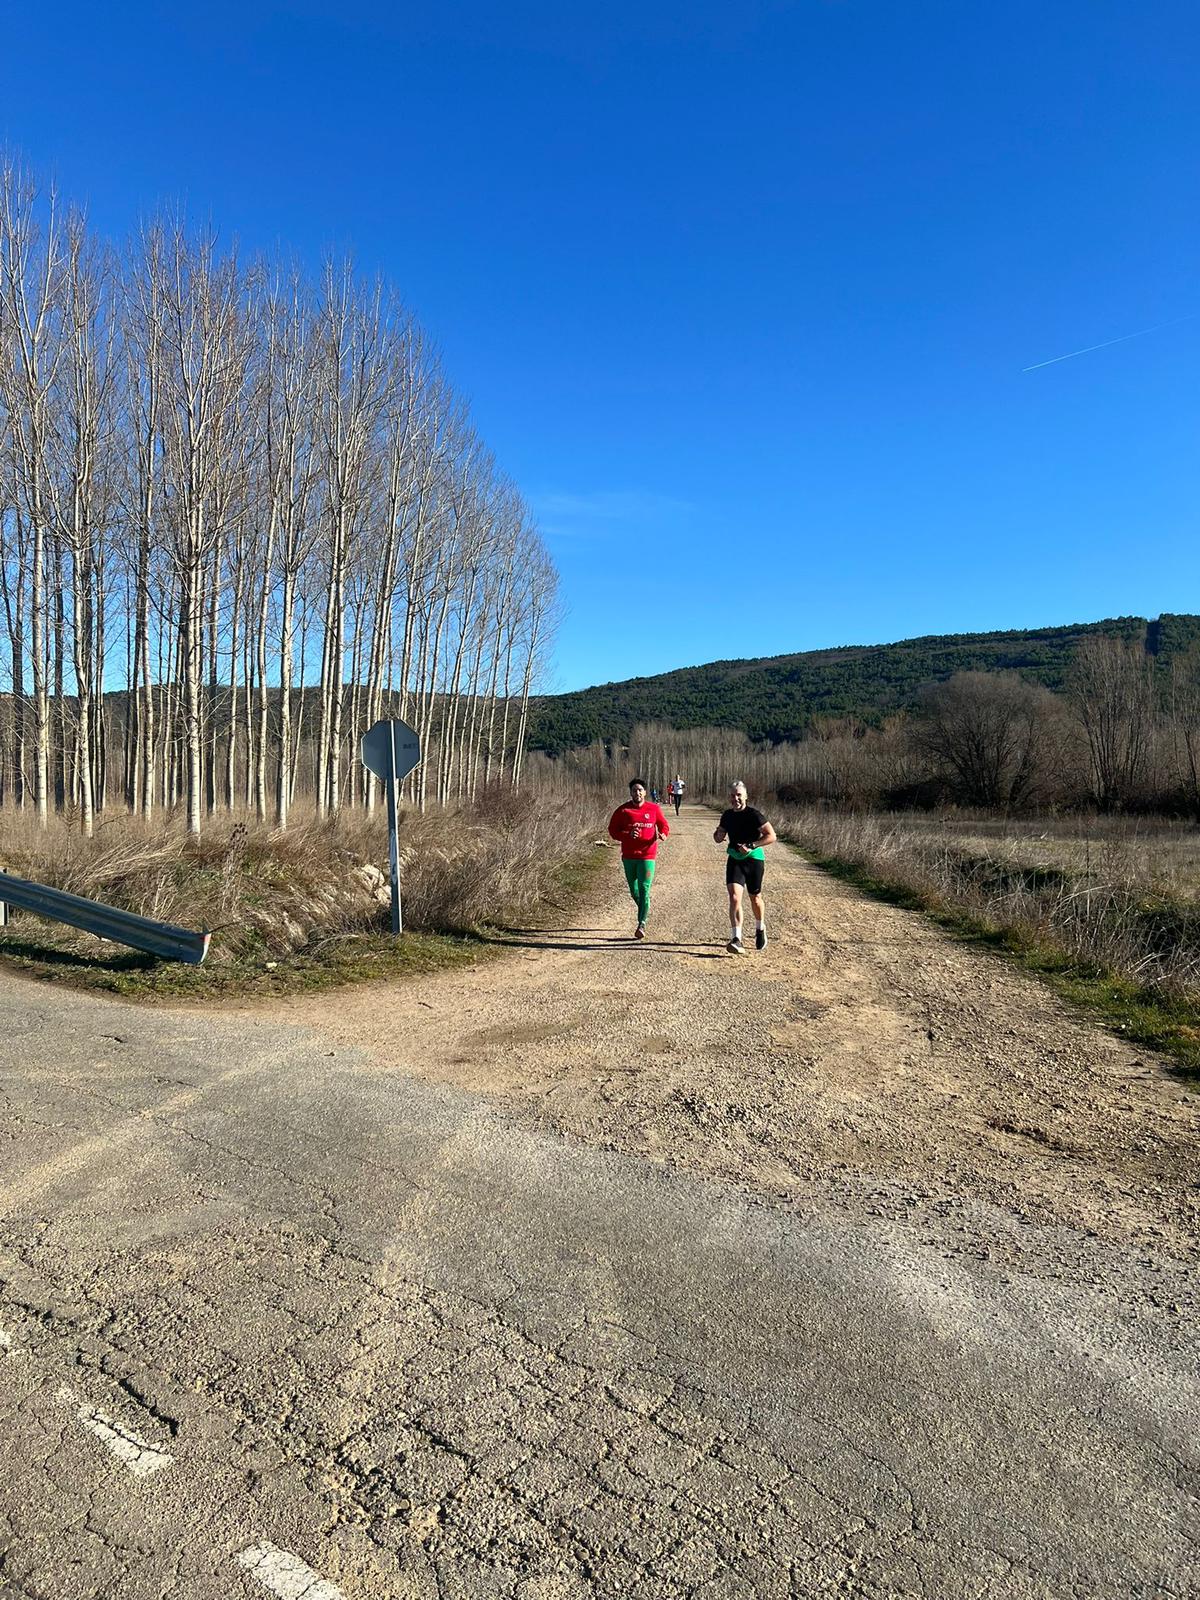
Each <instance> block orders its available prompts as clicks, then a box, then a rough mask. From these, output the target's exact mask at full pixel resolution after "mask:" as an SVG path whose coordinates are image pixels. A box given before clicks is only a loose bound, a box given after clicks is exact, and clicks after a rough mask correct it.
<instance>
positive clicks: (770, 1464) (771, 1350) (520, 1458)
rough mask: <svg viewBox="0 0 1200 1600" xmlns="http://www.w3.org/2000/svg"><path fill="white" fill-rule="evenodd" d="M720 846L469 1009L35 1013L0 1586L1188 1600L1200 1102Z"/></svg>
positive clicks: (814, 877)
mask: <svg viewBox="0 0 1200 1600" xmlns="http://www.w3.org/2000/svg"><path fill="white" fill-rule="evenodd" d="M711 826H712V819H711V817H710V816H709V815H708V814H706V813H703V812H701V811H700V810H698V809H696V810H689V811H686V812H685V814H684V817H683V818H682V819H681V825H680V826H679V828H678V829H677V830H676V833H675V834H674V835H673V837H672V840H671V842H670V845H669V846H668V848H667V850H666V852H665V853H664V859H663V863H662V866H661V868H660V879H659V885H658V887H657V889H656V895H655V913H654V917H653V919H652V923H651V937H650V940H649V941H648V942H647V943H646V944H644V945H634V944H633V943H632V942H631V941H629V940H628V939H627V938H626V937H625V935H627V934H628V932H630V931H631V927H632V916H631V910H632V907H631V906H630V904H629V902H628V901H627V900H626V899H625V898H624V889H623V885H618V882H617V879H618V876H619V869H618V867H617V863H616V861H615V860H613V861H612V862H611V892H606V893H605V894H604V895H602V896H601V897H600V898H599V900H598V901H597V905H596V909H595V910H594V911H593V912H592V913H591V914H589V916H588V917H587V918H586V919H584V922H583V923H581V925H580V926H579V927H576V928H572V929H569V930H560V931H558V932H554V933H550V934H544V933H536V932H535V933H529V934H520V933H517V934H513V935H509V936H506V937H507V938H508V939H509V940H510V941H511V942H512V944H513V946H514V948H513V949H512V950H511V951H509V952H507V953H506V954H505V955H504V957H503V959H500V960H496V961H485V962H481V963H480V965H479V966H478V968H477V969H475V970H473V971H466V972H459V973H455V974H451V975H447V976H444V977H441V978H438V979H436V980H431V981H427V982H423V983H421V984H420V985H417V984H413V985H409V986H404V987H399V988H392V989H388V988H377V989H373V990H359V991H356V992H353V993H350V992H347V993H346V994H345V995H343V996H342V997H340V998H337V999H335V1000H329V999H323V1000H321V1001H320V1002H319V1003H312V1004H304V1005H298V1006H292V1007H289V1008H288V1009H287V1011H286V1012H282V1011H280V1010H278V1009H276V1010H270V1009H265V1008H258V1009H254V1010H248V1011H246V1012H244V1013H242V1014H240V1015H235V1016H218V1015H216V1014H214V1013H212V1012H203V1013H200V1012H183V1011H178V1012H164V1011H146V1010H139V1009H135V1008H131V1007H127V1006H123V1005H116V1004H112V1003H103V1002H99V1001H96V1000H94V999H91V998H87V997H83V996H74V997H71V996H64V995H63V994H62V993H61V992H58V991H53V990H50V989H47V988H43V987H39V986H36V985H33V984H30V983H24V982H15V981H11V980H5V982H4V984H3V986H2V988H0V1154H2V1157H3V1160H2V1165H0V1174H2V1179H0V1190H2V1195H3V1204H2V1216H0V1595H2V1596H3V1597H4V1600H10V1597H18V1596H19V1597H22V1600H93V1597H100V1596H104V1597H109V1596H111V1597H113V1600H116V1597H117V1596H120V1597H121V1600H150V1597H155V1600H158V1597H160V1596H166V1595H168V1594H169V1595H171V1596H172V1597H177V1600H207V1597H209V1596H212V1597H213V1600H217V1597H221V1600H227V1597H228V1596H230V1595H244V1596H247V1597H248V1596H250V1595H258V1596H260V1597H261V1596H262V1595H264V1594H267V1593H273V1594H276V1595H281V1596H282V1595H291V1596H293V1597H298V1596H303V1597H304V1600H342V1597H344V1600H380V1597H383V1596H412V1597H430V1600H434V1597H436V1600H448V1597H450V1596H462V1597H464V1600H466V1597H468V1596H470V1597H472V1600H476V1597H490V1596H514V1597H519V1600H585V1597H590V1596H605V1597H609V1596H614V1597H615V1596H618V1595H619V1596H622V1597H625V1596H632V1597H634V1600H678V1597H681V1596H697V1597H709V1596H711V1597H714V1600H716V1597H726V1596H738V1597H743V1600H756V1597H760V1596H761V1597H776V1596H778V1597H783V1596H791V1595H797V1596H804V1595H839V1596H861V1597H872V1600H883V1597H885V1596H888V1597H890V1596H899V1597H911V1600H959V1597H962V1600H968V1597H971V1600H978V1597H982V1596H995V1597H1005V1600H1008V1597H1010V1596H1011V1597H1026V1596H1029V1597H1033V1596H1039V1597H1058V1596H1063V1597H1067V1596H1070V1597H1080V1600H1082V1597H1085V1596H1086V1597H1088V1600H1104V1597H1107V1596H1113V1597H1116V1596H1130V1597H1132V1596H1151V1595H1163V1596H1184V1595H1189V1594H1192V1593H1195V1592H1197V1590H1198V1589H1200V1557H1198V1555H1197V1550H1198V1542H1200V1522H1198V1519H1197V1508H1198V1506H1200V1500H1198V1498H1197V1491H1198V1490H1200V1460H1198V1459H1197V1451H1196V1428H1195V1417H1196V1415H1197V1409H1198V1407H1200V1379H1198V1375H1197V1371H1196V1358H1195V1350H1196V1333H1197V1321H1198V1318H1197V1313H1196V1301H1195V1277H1194V1265H1195V1254H1196V1227H1195V1224H1196V1202H1197V1188H1196V1179H1197V1174H1196V1162H1195V1153H1194V1152H1195V1148H1196V1137H1197V1133H1200V1102H1198V1100H1197V1097H1196V1096H1195V1095H1194V1094H1193V1093H1191V1092H1190V1091H1188V1089H1187V1088H1186V1086H1185V1085H1184V1084H1183V1083H1182V1082H1181V1081H1179V1080H1178V1079H1176V1078H1174V1077H1173V1076H1172V1075H1171V1073H1170V1072H1169V1071H1168V1070H1167V1069H1166V1068H1165V1067H1164V1066H1163V1065H1162V1064H1161V1063H1159V1062H1157V1061H1155V1060H1153V1059H1151V1058H1148V1057H1145V1056H1139V1055H1138V1054H1137V1053H1135V1052H1134V1051H1132V1050H1130V1049H1128V1048H1126V1047H1125V1046H1123V1045H1122V1044H1121V1043H1120V1042H1119V1041H1117V1040H1115V1039H1112V1038H1110V1037H1108V1036H1106V1035H1104V1034H1101V1033H1099V1032H1097V1031H1095V1030H1094V1029H1092V1028H1091V1027H1089V1026H1088V1025H1086V1024H1084V1023H1081V1022H1080V1021H1079V1020H1077V1019H1075V1018H1073V1017H1072V1016H1069V1015H1068V1014H1067V1013H1066V1012H1065V1011H1064V1010H1063V1009H1062V1008H1061V1007H1060V1006H1059V1005H1058V1004H1057V1003H1056V1002H1055V1001H1054V1000H1053V999H1052V998H1050V997H1049V996H1047V994H1046V993H1045V992H1044V991H1043V990H1042V989H1040V988H1039V987H1038V986H1037V985H1035V984H1034V983H1032V982H1031V981H1028V980H1025V979H1023V978H1021V977H1020V976H1018V975H1016V974H1014V973H1012V972H1010V971H1008V970H1006V969H1005V968H1004V967H1003V966H1002V965H1000V964H998V963H997V962H995V961H994V960H992V959H989V958H987V957H986V956H983V955H981V954H979V953H976V952H972V951H969V950H966V949H963V948H961V947H957V946H955V945H953V944H951V943H949V942H948V941H946V940H945V939H944V938H942V937H941V936H940V935H938V934H937V933H936V932H935V931H933V930H932V929H930V928H929V927H928V926H926V925H925V924H923V923H922V922H921V921H920V920H919V919H916V918H913V917H910V916H908V915H905V914H903V913H900V912H897V911H893V910H890V909H888V908H886V907H879V906H876V905H874V904H872V903H870V902H867V901H865V900H863V899H862V898H860V897H859V896H857V895H855V894H853V893H852V892H850V891H848V890H846V889H844V888H843V887H841V886H839V885H837V884H836V883H834V882H832V881H831V880H829V879H827V878H824V877H823V876H821V875H820V874H818V873H816V872H815V871H813V870H812V869H810V868H808V867H807V866H806V865H805V864H804V863H803V862H801V861H800V860H799V859H798V858H797V857H796V856H795V855H793V854H791V853H790V852H785V851H784V850H782V849H777V850H776V851H774V852H773V853H772V860H771V862H770V866H769V869H768V887H769V903H770V909H771V918H772V922H771V934H772V942H771V945H770V947H769V949H768V950H767V951H766V952H765V953H764V954H763V955H761V956H756V955H755V954H753V953H751V954H749V955H747V956H745V957H743V958H740V959H735V958H731V957H727V956H725V955H724V953H723V951H722V948H721V946H722V943H723V938H724V933H723V927H722V901H723V890H722V886H721V881H720V878H721V870H720V867H721V863H720V856H719V852H718V851H716V850H715V848H714V847H713V846H712V844H711V842H710V839H709V833H710V830H711Z"/></svg>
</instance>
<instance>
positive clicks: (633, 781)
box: [629, 778, 650, 789]
mask: <svg viewBox="0 0 1200 1600" xmlns="http://www.w3.org/2000/svg"><path fill="white" fill-rule="evenodd" d="M638 783H640V784H641V786H642V788H643V789H648V788H649V787H650V785H649V784H648V783H647V782H646V780H645V778H630V780H629V787H630V788H631V789H632V788H633V787H634V785H635V784H638Z"/></svg>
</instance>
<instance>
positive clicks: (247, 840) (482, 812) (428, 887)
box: [0, 792, 595, 998]
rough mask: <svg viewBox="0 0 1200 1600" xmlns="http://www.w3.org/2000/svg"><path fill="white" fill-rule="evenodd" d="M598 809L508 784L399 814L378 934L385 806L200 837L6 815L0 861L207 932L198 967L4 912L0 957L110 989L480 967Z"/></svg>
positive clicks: (578, 842) (171, 992) (267, 985)
mask: <svg viewBox="0 0 1200 1600" xmlns="http://www.w3.org/2000/svg"><path fill="white" fill-rule="evenodd" d="M594 809H595V808H594V806H593V805H591V804H590V803H589V802H588V801H587V799H586V798H585V797H584V796H582V795H578V794H576V795H572V794H569V793H561V794H558V795H555V796H552V797H549V798H548V799H546V800H545V802H544V803H539V804H538V805H537V806H531V805H529V804H528V803H527V802H526V801H525V800H523V799H522V798H521V797H520V796H518V795H514V794H512V793H511V792H504V793H493V794H489V795H488V796H486V797H485V799H484V801H483V802H482V803H480V804H478V805H476V806H474V807H470V808H467V807H455V806H448V807H434V808H431V809H429V810H427V811H425V812H423V813H422V812H420V811H417V810H415V809H414V810H405V811H404V812H402V814H401V819H400V828H399V839H400V874H401V886H402V892H403V906H404V922H405V930H406V931H405V933H404V935H403V936H402V937H401V938H400V939H394V938H393V937H392V935H391V932H390V914H391V913H390V906H391V898H390V888H389V882H388V844H387V821H386V814H385V813H384V812H382V811H380V810H376V811H375V812H374V813H366V812H363V811H357V810H356V811H353V812H351V811H343V812H341V813H339V814H338V815H337V816H334V817H327V818H321V817H319V816H317V815H316V813H315V812H310V813H309V814H307V815H297V814H293V817H292V819H291V821H290V824H289V827H288V828H287V830H286V831H282V830H279V829H277V828H271V827H269V826H267V825H266V824H263V823H259V822H257V821H255V820H254V819H253V818H244V819H241V820H235V819H230V818H227V817H226V818H221V819H220V820H219V821H214V822H213V823H212V825H211V826H210V827H208V828H207V829H206V830H205V832H204V833H203V834H202V835H201V837H200V838H196V837H194V836H189V834H188V832H187V827H186V817H184V816H183V815H178V816H176V817H174V818H172V819H169V820H166V821H164V822H159V823H157V824H156V825H154V826H153V827H149V826H147V825H146V824H145V823H144V822H142V820H141V819H140V818H136V817H130V816H122V817H119V818H116V819H114V820H113V821H111V822H109V823H106V824H105V825H103V826H102V827H100V828H98V829H97V830H96V833H95V836H94V837H93V838H91V839H87V838H84V837H82V836H81V835H80V834H79V833H78V831H77V830H76V829H74V828H72V826H71V819H70V818H64V819H62V820H57V819H52V820H51V824H50V826H49V827H47V828H40V827H38V826H37V824H36V820H35V818H34V817H33V816H31V815H29V814H27V815H26V816H25V818H21V817H19V816H14V815H13V814H11V813H9V814H8V815H7V816H5V817H4V818H3V822H2V824H0V865H2V866H3V867H4V868H5V870H7V871H9V872H13V873H15V874H17V875H18V876H20V877H28V878H33V879H36V880H37V881H39V882H41V883H47V884H51V885H53V886H55V887H57V888H62V889H68V890H70V891H72V892H73V893H75V894H82V895H87V896H89V897H90V898H92V899H98V900H103V901H106V902H107V903H108V904H110V905H116V906H121V907H123V908H125V909H127V910H131V911H136V912H140V913H141V914H142V915H144V916H150V917H154V918H157V919H158V920H160V921H164V922H174V923H177V924H180V925H181V926H184V927H190V928H196V929H211V930H213V939H212V944H211V947H210V952H209V957H208V960H207V961H206V962H205V964H204V966H202V967H188V966H183V965H180V964H178V963H173V962H160V961H158V960H156V959H155V958H154V957H152V956H147V955H142V954H141V953H140V952H137V951H127V950H125V949H123V948H122V947H118V946H114V945H110V944H107V943H105V942H104V941H103V940H100V939H97V938H95V937H93V936H92V935H91V934H87V933H82V932H79V931H77V930H75V929H73V928H69V927H66V926H64V925H63V924H60V923H53V922H48V921H43V920H42V919H40V918H37V917H32V916H27V915H25V914H24V913H20V912H14V913H13V914H12V920H11V922H10V924H9V926H8V927H7V928H6V929H4V930H2V931H0V959H2V960H4V961H5V962H8V963H13V964H15V965H17V966H19V967H21V968H24V969H25V970H26V971H29V972H31V973H34V974H36V975H38V976H41V977H44V978H50V979H55V980H58V981H65V982H68V983H73V984H75V985H78V986H81V987H86V988H92V989H101V990H107V991H110V992H113V993H118V994H128V995H143V996H156V995H157V996H163V997H181V996H194V997H196V998H203V997H208V996H211V997H221V996H236V995H239V994H270V993H289V992H297V991H304V990H313V989H320V988H326V987H330V986H332V985H336V984H341V983H346V982H353V981H358V980H362V979H372V978H382V977H395V976H402V975H404V974H406V973H411V972H414V971H417V972H419V971H427V970H429V969H431V968H433V967H440V966H447V965H454V964H456V963H459V962H463V961H477V960H479V959H481V958H482V957H483V956H484V955H486V954H487V953H489V952H490V951H491V950H492V949H493V948H494V947H493V946H491V945H488V944H486V943H484V942H483V941H482V940H481V939H480V938H479V937H478V935H479V934H480V932H481V931H483V930H486V929H487V928H488V927H491V926H495V925H497V924H503V923H506V922H510V921H513V920H516V919H528V918H530V917H541V918H547V919H549V918H552V917H553V916H554V914H555V911H556V909H559V910H560V909H561V908H562V907H563V905H564V900H565V899H566V898H567V897H568V896H570V895H571V894H573V893H576V892H578V891H579V890H580V888H581V887H583V886H584V885H585V884H586V882H587V881H588V880H589V878H590V875H591V871H592V858H593V856H594V855H595V852H594V850H593V849H592V847H591V846H590V845H589V844H588V842H587V841H588V840H589V839H590V838H591V836H592V834H593V832H594V828H595V816H594Z"/></svg>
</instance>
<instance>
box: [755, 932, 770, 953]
mask: <svg viewBox="0 0 1200 1600" xmlns="http://www.w3.org/2000/svg"><path fill="white" fill-rule="evenodd" d="M754 948H755V949H756V950H765V949H766V948H767V930H766V929H765V928H756V929H755V930H754Z"/></svg>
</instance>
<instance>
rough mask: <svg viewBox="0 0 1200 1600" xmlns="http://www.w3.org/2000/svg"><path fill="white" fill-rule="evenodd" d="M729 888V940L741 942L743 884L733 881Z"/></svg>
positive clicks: (731, 942)
mask: <svg viewBox="0 0 1200 1600" xmlns="http://www.w3.org/2000/svg"><path fill="white" fill-rule="evenodd" d="M728 888H729V942H730V944H733V943H734V942H735V941H736V942H737V943H738V944H740V943H741V939H742V886H741V884H740V883H731V884H729V885H728Z"/></svg>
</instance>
